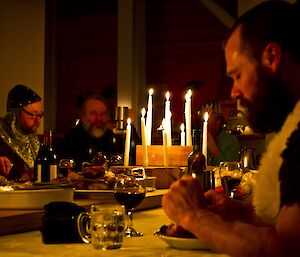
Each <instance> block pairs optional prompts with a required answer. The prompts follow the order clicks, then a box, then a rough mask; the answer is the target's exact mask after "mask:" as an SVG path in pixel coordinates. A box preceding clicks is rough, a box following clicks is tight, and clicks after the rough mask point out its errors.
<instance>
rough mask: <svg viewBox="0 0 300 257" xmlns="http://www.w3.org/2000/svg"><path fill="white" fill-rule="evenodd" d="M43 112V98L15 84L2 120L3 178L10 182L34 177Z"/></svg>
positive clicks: (0, 160)
mask: <svg viewBox="0 0 300 257" xmlns="http://www.w3.org/2000/svg"><path fill="white" fill-rule="evenodd" d="M42 110H43V105H42V100H41V97H40V96H39V95H38V94H37V93H35V92H34V91H33V90H32V89H30V88H28V87H27V86H24V85H16V86H15V87H14V88H12V89H11V90H10V91H9V94H8V98H7V115H6V116H5V117H4V118H0V175H2V176H4V177H6V178H7V179H23V180H31V179H32V178H33V166H34V160H35V158H36V156H37V153H38V150H39V147H40V142H39V139H38V136H37V129H38V127H39V125H40V122H41V119H42V118H43V116H44V112H43V111H42Z"/></svg>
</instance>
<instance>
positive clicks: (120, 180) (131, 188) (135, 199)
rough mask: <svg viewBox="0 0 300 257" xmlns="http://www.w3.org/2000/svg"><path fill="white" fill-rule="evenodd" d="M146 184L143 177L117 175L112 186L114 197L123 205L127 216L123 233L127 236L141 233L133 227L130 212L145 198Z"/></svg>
mask: <svg viewBox="0 0 300 257" xmlns="http://www.w3.org/2000/svg"><path fill="white" fill-rule="evenodd" d="M145 194H146V184H145V180H144V178H135V177H134V176H126V175H122V174H120V175H118V176H117V178H116V182H115V186H114V196H115V199H116V200H117V201H118V202H119V203H120V204H121V205H124V206H125V209H126V212H127V214H128V217H129V222H128V224H127V228H126V229H125V235H126V236H127V237H136V236H142V235H143V234H142V233H140V232H138V231H136V230H135V229H134V228H133V223H132V212H133V210H134V208H135V207H137V206H138V205H139V204H140V203H141V202H142V201H143V200H144V198H145Z"/></svg>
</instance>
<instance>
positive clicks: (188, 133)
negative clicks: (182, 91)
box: [185, 89, 192, 146]
mask: <svg viewBox="0 0 300 257" xmlns="http://www.w3.org/2000/svg"><path fill="white" fill-rule="evenodd" d="M191 97H192V90H191V89H189V90H188V92H187V94H186V95H185V126H186V145H188V146H191V145H192V107H191Z"/></svg>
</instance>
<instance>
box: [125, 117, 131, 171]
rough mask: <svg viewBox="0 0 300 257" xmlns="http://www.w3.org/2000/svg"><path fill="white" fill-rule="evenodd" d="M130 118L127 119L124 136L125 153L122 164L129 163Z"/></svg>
mask: <svg viewBox="0 0 300 257" xmlns="http://www.w3.org/2000/svg"><path fill="white" fill-rule="evenodd" d="M130 123H131V120H130V118H128V119H127V127H126V138H125V153H124V166H128V165H129V152H130V135H131V124H130Z"/></svg>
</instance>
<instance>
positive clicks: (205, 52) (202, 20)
mask: <svg viewBox="0 0 300 257" xmlns="http://www.w3.org/2000/svg"><path fill="white" fill-rule="evenodd" d="M117 4H118V3H117V0H101V1H99V0H77V1H72V0H64V1H59V0H57V1H56V7H55V9H56V10H55V24H56V26H55V35H56V36H55V48H56V79H57V82H56V83H57V117H56V121H57V124H56V130H57V133H58V134H63V133H64V132H65V131H66V130H67V129H69V128H70V127H71V126H72V124H73V122H74V119H75V118H76V97H77V95H78V94H80V93H83V92H86V91H90V90H92V91H102V90H103V89H104V88H105V87H107V86H110V87H111V88H112V89H113V91H114V90H116V81H117ZM145 18H146V28H145V29H146V42H145V43H146V60H147V66H146V67H147V68H146V74H147V75H146V77H147V84H148V85H149V87H150V86H153V87H154V89H155V96H154V107H155V111H156V112H155V114H154V115H155V116H154V117H155V121H156V125H155V126H157V125H158V123H160V122H161V119H162V115H163V103H164V96H165V92H166V90H169V91H170V92H171V101H172V112H173V121H174V124H175V125H176V124H179V125H180V123H181V122H182V121H183V107H184V95H185V93H186V88H185V85H186V83H187V82H189V81H191V80H200V81H203V82H204V86H203V87H202V88H201V89H198V90H194V92H193V110H194V114H195V115H194V117H196V110H197V109H198V107H199V106H200V105H201V103H203V102H205V101H209V100H226V99H229V92H230V84H229V83H228V81H227V80H226V79H225V76H224V68H225V65H224V60H223V53H222V48H221V44H222V39H223V38H224V35H225V33H226V31H227V28H226V27H225V26H224V25H223V24H222V23H221V22H220V21H219V20H218V19H217V18H216V17H215V16H214V15H213V14H212V13H211V12H210V11H209V10H208V9H206V7H205V6H204V5H202V4H201V2H200V1H199V0H185V1H182V0H163V1H162V0H147V1H146V17H145ZM146 97H147V96H146V95H145V99H146ZM135 111H136V112H139V110H135ZM194 122H195V124H196V123H197V122H198V120H197V119H196V118H195V120H194Z"/></svg>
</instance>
